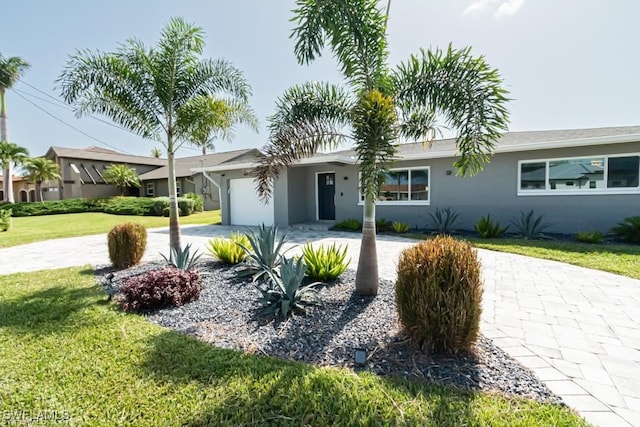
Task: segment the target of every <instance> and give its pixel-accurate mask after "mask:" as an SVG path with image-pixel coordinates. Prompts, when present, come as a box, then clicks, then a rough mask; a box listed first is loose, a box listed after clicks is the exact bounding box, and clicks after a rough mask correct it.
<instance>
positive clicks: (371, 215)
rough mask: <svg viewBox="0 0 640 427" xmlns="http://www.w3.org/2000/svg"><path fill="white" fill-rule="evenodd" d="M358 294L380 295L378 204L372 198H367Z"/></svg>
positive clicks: (359, 260) (358, 272) (359, 262)
mask: <svg viewBox="0 0 640 427" xmlns="http://www.w3.org/2000/svg"><path fill="white" fill-rule="evenodd" d="M356 293H357V294H358V295H377V294H378V251H377V249H376V203H375V200H374V199H373V198H372V197H371V196H365V201H364V213H363V218H362V241H361V243H360V258H359V259H358V271H357V272H356Z"/></svg>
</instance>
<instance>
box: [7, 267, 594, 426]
mask: <svg viewBox="0 0 640 427" xmlns="http://www.w3.org/2000/svg"><path fill="white" fill-rule="evenodd" d="M0 360H2V363H0V378H1V379H2V380H1V381H0V413H2V414H4V415H3V416H4V417H5V421H6V417H7V416H8V415H7V414H9V415H10V414H12V413H13V414H15V413H16V412H18V413H20V414H23V416H24V414H27V416H38V415H40V416H49V417H51V416H54V415H55V416H58V417H59V419H65V418H67V417H68V419H69V421H70V422H71V424H75V425H78V424H81V425H140V426H144V425H154V426H155V425H191V426H200V425H291V426H300V425H345V426H354V425H356V426H357V425H371V426H377V425H421V426H461V425H473V426H538V425H539V426H550V425H562V426H584V425H586V424H585V422H584V421H583V420H582V419H581V418H579V417H577V416H576V415H574V414H573V413H572V412H571V411H569V410H567V409H566V408H561V407H558V406H553V405H541V404H537V403H534V402H532V401H526V400H517V399H507V398H503V397H500V396H496V395H492V394H484V393H463V392H460V391H456V390H453V389H448V388H442V387H427V386H423V385H419V384H416V383H409V382H402V381H392V380H388V379H383V378H379V377H376V376H374V375H370V374H357V375H356V374H354V373H353V372H351V371H347V370H343V369H334V368H331V369H329V368H318V367H314V366H310V365H305V364H299V363H293V362H283V361H279V360H275V359H272V358H267V357H261V356H251V355H244V354H241V353H239V352H234V351H228V350H221V349H217V348H214V347H211V346H209V345H207V344H205V343H203V342H200V341H197V340H195V339H193V338H190V337H187V336H185V335H182V334H179V333H176V332H172V331H170V330H167V329H164V328H161V327H159V326H156V325H153V324H151V323H149V322H147V321H146V320H144V318H143V317H141V316H138V315H133V314H125V313H123V312H121V311H120V310H119V309H117V308H116V307H115V306H114V305H113V304H112V303H111V302H108V301H107V300H106V297H105V294H104V293H103V292H102V290H101V289H100V288H99V286H97V285H96V284H95V281H94V278H93V275H92V271H91V270H90V269H86V270H83V269H65V270H53V271H41V272H37V273H27V274H15V275H10V276H0ZM53 411H56V412H55V413H54V412H53ZM22 421H23V422H24V420H22ZM18 424H20V423H18Z"/></svg>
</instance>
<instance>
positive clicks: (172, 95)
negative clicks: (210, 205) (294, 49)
mask: <svg viewBox="0 0 640 427" xmlns="http://www.w3.org/2000/svg"><path fill="white" fill-rule="evenodd" d="M203 50H204V40H203V31H202V29H201V28H198V27H195V26H193V25H191V24H188V23H186V22H185V21H184V20H182V19H180V18H174V19H172V20H171V21H170V22H169V23H168V24H167V26H166V27H165V28H164V29H163V30H162V34H161V37H160V41H159V42H158V44H157V45H156V46H155V47H152V48H147V47H146V46H145V45H144V44H143V43H142V42H140V41H139V40H127V41H126V42H125V43H124V44H122V45H120V46H119V48H118V49H117V50H116V51H115V52H112V53H102V52H90V51H87V50H85V51H78V52H76V53H75V54H74V55H72V56H71V57H70V58H69V60H68V61H67V64H66V67H65V69H64V71H63V72H62V74H61V75H60V78H59V79H58V82H59V84H60V87H61V92H62V97H63V98H64V99H65V101H66V102H68V103H69V104H71V105H73V106H74V107H75V110H76V113H77V115H78V116H81V115H83V114H102V115H104V116H106V117H108V118H110V119H111V120H113V121H114V122H115V123H117V124H119V125H120V126H122V127H124V128H127V129H128V130H130V131H132V132H134V133H137V134H138V135H140V136H142V137H143V138H146V139H151V140H153V141H159V142H161V143H162V145H163V146H164V148H165V149H166V150H167V163H168V169H169V180H168V185H169V198H170V205H169V208H170V216H169V229H170V233H169V234H170V246H171V247H172V248H174V249H176V250H179V249H180V248H181V247H180V224H179V222H178V204H177V199H176V180H175V164H174V155H175V152H176V150H177V149H178V148H180V147H181V146H182V144H183V143H184V142H186V141H187V140H188V138H190V130H191V129H192V127H193V123H192V122H191V120H192V119H193V117H194V116H195V115H196V114H195V113H194V110H197V108H198V106H199V105H201V104H202V103H203V100H205V99H217V98H218V97H219V96H221V95H222V96H223V97H228V98H230V99H233V100H236V101H237V102H239V103H243V102H247V99H248V96H249V95H250V94H251V88H250V86H249V84H248V83H247V81H246V79H245V78H244V76H243V75H242V73H241V72H240V70H238V69H237V68H236V67H234V66H233V65H232V64H231V63H229V62H228V61H226V60H223V59H217V60H210V59H200V55H201V54H202V52H203Z"/></svg>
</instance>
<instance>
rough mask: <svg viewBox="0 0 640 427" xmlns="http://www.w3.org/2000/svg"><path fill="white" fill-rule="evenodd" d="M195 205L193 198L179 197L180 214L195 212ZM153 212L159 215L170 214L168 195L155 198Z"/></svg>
mask: <svg viewBox="0 0 640 427" xmlns="http://www.w3.org/2000/svg"><path fill="white" fill-rule="evenodd" d="M193 206H194V203H193V200H191V199H186V198H183V197H178V215H180V216H187V215H191V214H192V213H193ZM153 212H154V213H155V214H156V215H158V216H169V198H168V197H166V196H161V197H156V198H154V199H153Z"/></svg>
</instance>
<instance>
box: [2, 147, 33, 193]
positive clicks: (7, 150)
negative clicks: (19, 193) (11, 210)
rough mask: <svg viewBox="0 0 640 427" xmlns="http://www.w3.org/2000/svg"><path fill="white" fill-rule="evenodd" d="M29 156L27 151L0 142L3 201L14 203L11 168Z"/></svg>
mask: <svg viewBox="0 0 640 427" xmlns="http://www.w3.org/2000/svg"><path fill="white" fill-rule="evenodd" d="M28 156H29V151H28V150H27V149H26V148H24V147H21V146H19V145H17V144H14V143H12V142H9V141H0V164H1V166H2V176H3V180H2V190H3V191H4V194H5V200H6V201H7V202H9V203H13V202H15V199H14V197H13V179H12V176H13V167H14V166H16V165H19V164H21V163H22V162H24V161H25V160H26V159H27V157H28Z"/></svg>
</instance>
